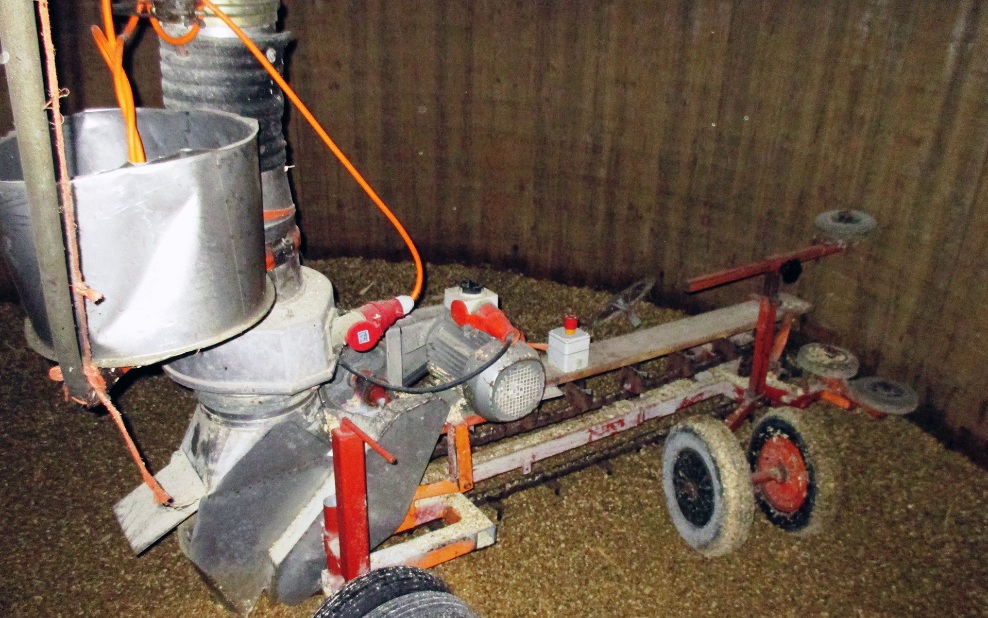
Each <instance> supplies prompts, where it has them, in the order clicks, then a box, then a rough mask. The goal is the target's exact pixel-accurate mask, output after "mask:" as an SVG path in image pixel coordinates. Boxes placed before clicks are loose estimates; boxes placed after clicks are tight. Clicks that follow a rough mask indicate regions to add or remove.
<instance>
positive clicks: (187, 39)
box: [150, 17, 199, 47]
mask: <svg viewBox="0 0 988 618" xmlns="http://www.w3.org/2000/svg"><path fill="white" fill-rule="evenodd" d="M150 19H151V27H152V28H154V31H155V32H157V33H158V36H159V37H161V40H162V41H164V42H165V43H168V44H169V45H175V46H176V47H178V46H179V45H185V44H186V43H191V42H192V40H193V39H194V38H196V35H198V34H199V24H192V27H191V28H189V31H188V32H186V33H185V34H183V35H182V36H179V37H173V36H171V35H170V34H168V33H167V32H165V29H164V28H162V27H161V22H159V21H158V19H157V18H155V17H152V18H150Z"/></svg>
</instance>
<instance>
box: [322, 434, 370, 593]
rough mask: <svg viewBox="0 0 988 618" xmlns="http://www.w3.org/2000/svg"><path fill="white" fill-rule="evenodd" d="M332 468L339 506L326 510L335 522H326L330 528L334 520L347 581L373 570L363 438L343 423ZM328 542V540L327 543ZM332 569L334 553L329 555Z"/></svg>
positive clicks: (327, 527)
mask: <svg viewBox="0 0 988 618" xmlns="http://www.w3.org/2000/svg"><path fill="white" fill-rule="evenodd" d="M332 438H333V471H334V472H335V475H336V477H335V482H336V508H335V509H331V508H327V509H326V510H325V513H326V515H327V516H328V517H331V516H332V513H331V511H334V510H335V515H336V521H335V522H330V521H329V519H327V521H326V529H327V531H329V530H331V528H332V526H333V524H334V523H335V526H336V532H337V535H338V538H339V551H340V555H339V569H340V575H341V576H342V577H343V579H344V580H345V581H350V580H351V579H355V578H357V577H360V576H361V575H363V574H364V573H367V572H368V571H370V532H369V524H368V523H367V471H366V461H365V460H364V440H363V439H362V438H361V436H360V435H359V434H358V433H357V432H356V431H354V430H353V426H352V424H351V423H346V422H344V423H343V424H341V425H340V427H338V428H336V429H334V430H333V434H332ZM327 545H328V543H327ZM327 549H328V548H327ZM327 562H328V566H329V567H330V571H332V570H333V568H332V567H333V566H334V565H333V564H332V562H333V559H332V556H330V555H329V554H327Z"/></svg>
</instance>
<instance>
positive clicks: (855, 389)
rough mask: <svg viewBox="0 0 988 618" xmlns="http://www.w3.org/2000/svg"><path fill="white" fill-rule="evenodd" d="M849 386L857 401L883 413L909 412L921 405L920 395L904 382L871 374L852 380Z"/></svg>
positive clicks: (899, 413)
mask: <svg viewBox="0 0 988 618" xmlns="http://www.w3.org/2000/svg"><path fill="white" fill-rule="evenodd" d="M847 387H848V391H849V394H850V395H851V398H852V399H853V400H854V401H855V402H856V403H858V404H859V405H862V406H864V407H866V408H869V409H871V410H875V411H876V412H881V413H883V414H896V415H902V414H909V413H910V412H913V411H914V410H916V408H918V407H919V395H917V394H916V391H914V390H913V389H912V388H910V387H909V386H908V385H906V384H903V383H902V382H895V381H893V380H886V379H884V378H879V377H876V376H869V377H867V378H858V379H857V380H852V381H850V382H848V384H847Z"/></svg>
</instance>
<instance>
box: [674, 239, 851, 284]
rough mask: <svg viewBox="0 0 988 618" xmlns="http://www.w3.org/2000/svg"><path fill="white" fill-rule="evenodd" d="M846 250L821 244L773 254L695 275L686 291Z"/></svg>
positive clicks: (763, 272) (776, 271) (840, 246)
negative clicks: (757, 259) (746, 262)
mask: <svg viewBox="0 0 988 618" xmlns="http://www.w3.org/2000/svg"><path fill="white" fill-rule="evenodd" d="M844 250H845V247H844V245H837V244H819V245H812V246H810V247H807V248H805V249H801V250H799V251H793V252H792V253H785V254H782V255H773V256H771V257H768V258H766V259H764V260H761V261H759V262H753V263H751V264H744V265H743V266H735V267H733V268H726V269H724V270H720V271H717V272H715V273H711V274H709V275H703V276H700V277H694V278H693V279H690V280H689V281H687V282H686V291H687V292H689V293H693V292H701V291H703V290H709V289H710V288H715V287H717V286H721V285H725V284H728V283H734V282H735V281H742V280H744V279H750V278H751V277H757V276H758V275H768V274H772V273H778V272H779V269H780V268H781V267H782V265H783V264H785V263H786V262H791V261H793V260H799V261H800V262H808V261H810V260H817V259H820V258H822V257H827V256H828V255H834V254H837V253H841V252H843V251H844Z"/></svg>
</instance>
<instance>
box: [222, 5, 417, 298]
mask: <svg viewBox="0 0 988 618" xmlns="http://www.w3.org/2000/svg"><path fill="white" fill-rule="evenodd" d="M202 6H204V7H205V8H207V9H209V11H210V12H211V13H213V14H214V15H216V17H218V18H219V19H220V20H221V21H222V22H223V23H224V24H226V25H227V27H228V28H230V30H233V32H234V33H235V34H236V35H237V37H239V38H240V40H241V41H242V42H243V44H244V45H245V46H247V49H249V50H250V53H252V54H253V55H254V57H255V58H257V61H258V62H260V63H261V66H263V67H264V69H265V70H266V71H267V72H268V75H270V76H271V79H273V80H274V82H275V83H276V84H278V86H279V87H280V88H281V89H282V91H284V93H285V96H287V97H288V100H289V101H291V102H292V104H293V105H294V106H295V108H296V109H297V110H298V111H299V113H300V114H302V117H303V118H305V120H306V121H307V122H308V123H309V125H311V126H312V129H313V130H314V131H315V132H316V135H318V136H319V138H320V139H322V141H323V143H324V144H326V147H327V148H329V150H330V151H331V152H332V153H333V154H334V155H335V156H336V158H337V159H339V161H340V163H341V164H343V167H344V168H346V171H348V172H350V175H351V176H353V179H354V180H356V181H357V184H358V185H360V188H361V189H363V190H364V193H366V194H367V196H368V197H370V198H371V200H372V201H373V202H374V204H375V205H376V206H377V207H378V209H380V211H381V212H382V213H383V214H384V216H385V217H387V218H388V221H390V222H391V225H393V226H394V228H395V229H396V230H397V231H398V234H399V235H400V236H401V239H402V240H404V241H405V245H406V246H407V247H408V251H409V252H410V253H411V254H412V259H413V260H414V262H415V287H414V288H413V289H412V293H411V294H410V295H409V296H411V297H412V299H415V300H418V297H419V295H420V294H421V293H422V285H423V283H424V280H425V270H424V268H423V267H422V257H421V256H420V255H419V251H418V249H417V248H416V247H415V243H414V242H413V241H412V238H411V236H409V235H408V232H407V231H405V227H404V226H403V225H402V224H401V221H399V220H398V218H397V217H396V216H395V215H394V213H393V212H391V209H390V208H388V206H387V204H385V203H384V200H382V199H381V198H380V197H379V196H378V195H377V193H376V192H375V191H374V189H373V188H372V187H371V186H370V184H368V182H367V181H366V180H364V177H363V176H362V175H361V174H360V172H358V171H357V168H355V167H354V166H353V164H352V163H350V160H349V159H348V158H347V157H346V155H345V154H343V151H342V150H340V149H339V147H338V146H337V145H336V142H334V141H333V139H332V138H331V137H330V136H329V134H328V133H326V130H325V129H323V128H322V125H321V124H319V121H318V120H316V117H315V116H313V115H312V112H310V111H309V108H308V107H306V106H305V104H304V103H302V100H301V99H299V97H298V95H297V94H295V91H294V90H292V88H291V86H289V85H288V82H286V81H285V79H284V78H283V77H282V76H281V74H280V73H278V69H276V68H275V67H274V65H273V64H271V62H270V61H269V60H268V59H267V58H266V57H265V56H264V53H263V52H262V51H261V50H260V49H258V47H257V45H255V44H254V42H253V41H252V40H250V37H248V36H247V34H246V33H244V31H243V30H241V29H240V27H239V26H237V24H235V23H234V22H233V20H232V19H230V17H229V16H227V14H226V13H224V12H223V11H221V10H220V9H219V8H218V7H217V6H216V5H215V4H213V3H212V2H210V0H202Z"/></svg>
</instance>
